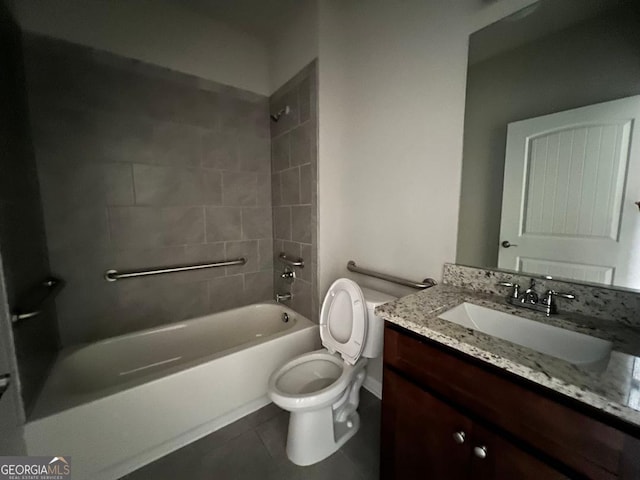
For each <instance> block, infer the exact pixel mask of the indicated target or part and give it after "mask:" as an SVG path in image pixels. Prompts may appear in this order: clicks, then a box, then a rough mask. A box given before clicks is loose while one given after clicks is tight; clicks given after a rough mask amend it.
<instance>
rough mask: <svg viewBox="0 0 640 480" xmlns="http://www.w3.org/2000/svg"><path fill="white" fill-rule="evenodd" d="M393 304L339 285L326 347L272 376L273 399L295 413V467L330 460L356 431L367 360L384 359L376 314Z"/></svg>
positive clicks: (328, 299)
mask: <svg viewBox="0 0 640 480" xmlns="http://www.w3.org/2000/svg"><path fill="white" fill-rule="evenodd" d="M394 299H395V297H392V296H391V295H386V294H384V293H381V292H376V291H374V290H369V289H366V288H363V289H361V288H360V287H359V286H358V284H357V283H355V282H353V281H352V280H349V279H346V278H341V279H338V280H336V281H335V282H334V283H333V284H332V285H331V287H330V288H329V291H328V292H327V295H326V296H325V299H324V301H323V303H322V309H321V313H320V336H321V338H322V344H323V346H324V347H325V348H323V349H321V350H317V351H315V352H311V353H306V354H303V355H300V356H298V357H296V358H294V359H293V360H290V361H289V362H287V363H286V364H284V365H283V366H282V367H280V368H279V369H278V370H276V371H275V372H273V374H272V375H271V377H270V379H269V386H268V391H269V397H270V398H271V400H272V401H273V402H274V403H275V404H276V405H278V406H279V407H281V408H283V409H285V410H288V411H289V412H291V414H290V417H289V433H288V436H287V455H288V457H289V459H290V460H291V461H292V462H293V463H295V464H296V465H311V464H314V463H317V462H319V461H321V460H323V459H325V458H327V457H328V456H329V455H331V454H332V453H334V452H335V451H336V450H338V449H339V448H340V447H341V446H342V445H344V443H345V442H347V441H348V440H349V439H350V438H351V437H352V436H353V435H355V433H356V432H357V431H358V428H359V427H360V418H359V416H358V412H357V408H358V404H359V401H360V387H361V386H362V383H363V382H364V379H365V377H366V370H365V367H366V365H367V358H375V357H377V356H379V355H381V354H382V337H383V321H382V319H380V318H379V317H376V316H375V314H374V312H373V311H374V309H375V307H376V306H378V305H380V304H382V303H386V302H388V301H390V300H394Z"/></svg>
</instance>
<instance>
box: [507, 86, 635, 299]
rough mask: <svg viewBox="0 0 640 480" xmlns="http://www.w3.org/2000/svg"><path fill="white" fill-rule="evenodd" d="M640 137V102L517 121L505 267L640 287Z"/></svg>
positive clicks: (511, 142) (510, 159)
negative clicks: (638, 202)
mask: <svg viewBox="0 0 640 480" xmlns="http://www.w3.org/2000/svg"><path fill="white" fill-rule="evenodd" d="M638 138H640V96H635V97H629V98H625V99H621V100H615V101H612V102H606V103H601V104H597V105H591V106H587V107H582V108H578V109H574V110H568V111H565V112H559V113H554V114H551V115H545V116H542V117H537V118H531V119H528V120H522V121H519V122H514V123H510V124H509V126H508V133H507V149H506V158H505V173H504V185H503V203H502V219H501V228H500V235H501V238H500V240H501V242H504V241H508V242H509V243H510V244H511V247H506V248H505V247H503V248H500V250H499V255H498V266H499V267H501V268H509V269H513V270H520V271H526V272H530V273H538V274H549V275H556V276H560V277H568V278H573V279H577V280H586V281H594V282H598V283H607V284H614V285H619V286H625V287H630V288H640V254H637V253H634V252H635V251H636V250H637V249H634V248H633V245H634V244H637V242H638V241H640V213H639V212H638V207H637V206H636V205H635V202H636V201H638V200H640V140H637V139H638ZM634 139H636V141H633V140H634ZM507 245H508V244H507Z"/></svg>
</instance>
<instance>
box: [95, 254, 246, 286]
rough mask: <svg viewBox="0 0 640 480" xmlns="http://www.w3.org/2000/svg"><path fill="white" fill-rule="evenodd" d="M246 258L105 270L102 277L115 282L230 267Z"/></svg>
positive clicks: (242, 263)
mask: <svg viewBox="0 0 640 480" xmlns="http://www.w3.org/2000/svg"><path fill="white" fill-rule="evenodd" d="M245 263H247V259H246V258H244V257H242V258H236V259H234V260H224V261H222V262H213V263H202V264H198V265H176V266H175V267H164V268H153V269H151V270H138V271H129V272H119V271H118V270H107V271H106V272H104V279H105V280H106V281H107V282H115V281H116V280H122V279H125V278H134V277H146V276H147V275H160V274H163V273H175V272H188V271H190V270H202V269H204V268H216V267H230V266H232V265H244V264H245Z"/></svg>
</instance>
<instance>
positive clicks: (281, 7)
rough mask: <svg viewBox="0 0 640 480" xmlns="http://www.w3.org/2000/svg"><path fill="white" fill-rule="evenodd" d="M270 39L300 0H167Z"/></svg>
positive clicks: (266, 39) (264, 38) (259, 36)
mask: <svg viewBox="0 0 640 480" xmlns="http://www.w3.org/2000/svg"><path fill="white" fill-rule="evenodd" d="M167 1H170V2H172V3H177V4H180V5H181V6H182V7H185V8H188V9H189V10H192V11H195V12H198V13H200V14H202V15H207V16H208V17H211V18H212V19H214V20H218V21H220V22H222V23H225V24H227V25H229V26H231V27H234V28H236V29H238V30H243V31H245V32H247V33H249V34H251V35H253V36H256V37H258V38H260V39H262V40H265V41H269V40H270V39H271V38H272V37H273V36H274V34H275V33H277V31H278V30H279V28H280V27H281V26H282V25H283V23H284V22H286V21H287V20H288V19H289V18H290V16H291V14H292V12H293V11H295V10H296V5H297V4H300V3H301V1H300V0H167Z"/></svg>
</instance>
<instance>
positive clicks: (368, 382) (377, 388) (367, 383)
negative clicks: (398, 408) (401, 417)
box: [362, 375, 382, 400]
mask: <svg viewBox="0 0 640 480" xmlns="http://www.w3.org/2000/svg"><path fill="white" fill-rule="evenodd" d="M362 386H363V387H364V388H366V389H367V390H368V391H370V392H371V393H372V394H373V395H375V396H376V397H378V398H379V399H380V400H382V383H381V382H380V381H379V380H376V379H375V378H372V377H371V376H369V375H367V378H365V379H364V383H363V384H362Z"/></svg>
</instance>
